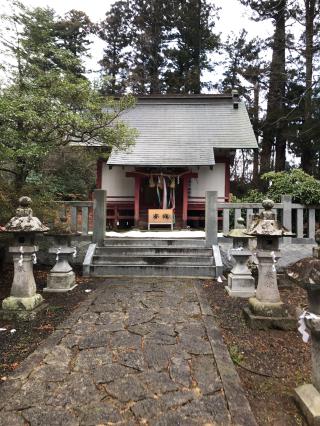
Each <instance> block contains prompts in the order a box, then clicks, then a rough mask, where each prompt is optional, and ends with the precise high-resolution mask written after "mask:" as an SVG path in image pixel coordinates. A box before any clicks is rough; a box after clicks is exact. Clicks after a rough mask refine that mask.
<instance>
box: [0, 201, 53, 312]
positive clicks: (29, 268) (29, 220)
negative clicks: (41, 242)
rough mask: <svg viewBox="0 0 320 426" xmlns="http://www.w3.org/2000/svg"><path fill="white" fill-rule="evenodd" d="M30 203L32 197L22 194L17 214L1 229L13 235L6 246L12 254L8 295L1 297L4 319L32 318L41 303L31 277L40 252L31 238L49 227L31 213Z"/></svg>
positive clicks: (33, 238)
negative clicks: (12, 267) (2, 298)
mask: <svg viewBox="0 0 320 426" xmlns="http://www.w3.org/2000/svg"><path fill="white" fill-rule="evenodd" d="M31 202H32V201H31V198H29V197H21V198H20V199H19V207H18V208H17V210H16V215H15V216H14V217H13V218H12V219H11V220H10V221H9V223H7V225H6V226H5V231H4V232H8V233H11V234H12V235H13V236H14V245H13V246H10V247H9V253H12V255H13V263H14V277H13V282H12V287H11V293H10V297H7V298H6V299H4V300H3V302H2V310H1V311H0V316H1V317H2V318H5V319H10V318H13V317H17V318H20V319H28V318H33V317H34V316H35V315H36V313H37V311H38V310H39V306H40V305H41V304H42V302H43V298H42V296H41V295H40V294H38V293H37V288H36V283H35V280H34V276H33V263H36V253H37V252H38V251H39V247H38V246H36V245H35V243H34V240H35V236H36V234H41V233H43V232H46V231H48V230H49V228H47V227H46V226H44V225H43V224H42V223H41V222H40V220H39V219H38V218H37V217H34V216H33V212H32V209H31V207H30V205H31Z"/></svg>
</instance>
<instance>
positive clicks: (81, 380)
mask: <svg viewBox="0 0 320 426" xmlns="http://www.w3.org/2000/svg"><path fill="white" fill-rule="evenodd" d="M104 396H105V394H103V393H101V392H100V393H99V391H98V389H97V388H96V386H95V384H94V382H93V380H92V377H91V376H90V375H88V374H79V373H73V374H72V375H70V376H69V377H68V378H67V379H66V380H65V381H64V382H63V383H61V384H60V383H59V384H58V387H57V388H56V390H55V392H54V393H52V394H51V395H50V397H49V398H48V400H47V404H49V405H52V406H66V405H68V406H75V407H77V406H79V405H80V406H81V405H82V404H87V403H90V402H93V401H100V400H101V399H102V398H103V397H104Z"/></svg>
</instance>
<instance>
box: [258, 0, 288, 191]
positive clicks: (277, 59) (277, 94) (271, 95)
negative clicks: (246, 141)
mask: <svg viewBox="0 0 320 426" xmlns="http://www.w3.org/2000/svg"><path fill="white" fill-rule="evenodd" d="M286 2H287V0H280V1H279V2H278V4H277V6H276V13H275V18H274V19H275V32H274V39H273V51H272V61H271V66H270V79H269V92H268V97H267V100H268V105H267V115H266V122H265V127H264V131H263V140H262V149H261V169H260V171H261V174H263V173H266V172H268V171H270V170H271V153H272V148H273V145H274V144H275V150H276V167H277V170H278V171H279V170H284V167H285V151H286V143H285V140H284V136H283V128H284V124H283V119H282V118H283V116H284V107H283V103H284V96H285V83H286V75H285V38H286V31H285V24H286ZM262 186H264V184H263V185H262ZM262 189H264V188H262Z"/></svg>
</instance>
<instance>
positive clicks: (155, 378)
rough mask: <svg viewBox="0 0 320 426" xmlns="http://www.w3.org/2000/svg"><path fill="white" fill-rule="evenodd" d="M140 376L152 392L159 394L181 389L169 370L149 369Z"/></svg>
mask: <svg viewBox="0 0 320 426" xmlns="http://www.w3.org/2000/svg"><path fill="white" fill-rule="evenodd" d="M139 378H140V379H141V381H142V382H143V383H144V384H145V385H146V386H147V388H148V389H149V390H150V391H151V392H152V393H154V394H157V395H161V394H163V393H167V392H173V391H177V390H178V389H179V386H178V385H177V384H176V383H174V382H173V381H172V380H171V378H170V377H169V374H168V373H167V372H156V371H153V370H149V371H146V372H145V373H143V374H140V376H139Z"/></svg>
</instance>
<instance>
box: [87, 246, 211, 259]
mask: <svg viewBox="0 0 320 426" xmlns="http://www.w3.org/2000/svg"><path fill="white" fill-rule="evenodd" d="M95 254H96V255H102V256H108V255H115V256H116V255H117V256H127V255H128V256H130V255H133V254H134V255H136V256H139V257H140V256H158V255H163V256H165V255H168V256H174V255H178V256H179V255H180V256H183V255H185V256H197V257H201V256H209V257H210V256H212V249H210V248H197V247H175V246H173V247H170V246H157V247H143V246H104V247H97V248H96V251H95Z"/></svg>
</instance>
